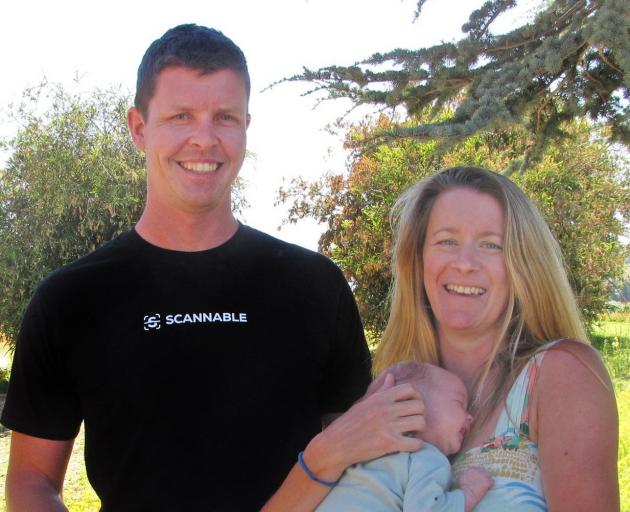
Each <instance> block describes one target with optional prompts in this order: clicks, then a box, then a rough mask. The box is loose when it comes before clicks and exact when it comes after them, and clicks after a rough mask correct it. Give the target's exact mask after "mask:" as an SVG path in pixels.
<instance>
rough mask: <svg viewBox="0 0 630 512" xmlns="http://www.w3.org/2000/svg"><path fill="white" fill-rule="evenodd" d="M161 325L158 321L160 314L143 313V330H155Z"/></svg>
mask: <svg viewBox="0 0 630 512" xmlns="http://www.w3.org/2000/svg"><path fill="white" fill-rule="evenodd" d="M161 327H162V324H161V321H160V314H159V313H155V314H154V315H144V330H145V331H157V330H158V329H160V328H161Z"/></svg>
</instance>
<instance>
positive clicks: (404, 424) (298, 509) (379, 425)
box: [262, 375, 424, 512]
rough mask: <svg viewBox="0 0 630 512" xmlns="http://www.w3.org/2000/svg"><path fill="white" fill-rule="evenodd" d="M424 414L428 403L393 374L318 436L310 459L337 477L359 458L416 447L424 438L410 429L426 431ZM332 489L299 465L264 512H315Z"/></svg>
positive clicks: (324, 475) (317, 469)
mask: <svg viewBox="0 0 630 512" xmlns="http://www.w3.org/2000/svg"><path fill="white" fill-rule="evenodd" d="M423 413H424V403H423V401H422V397H421V396H420V395H419V394H418V392H417V391H416V390H415V389H414V388H413V387H411V385H409V384H401V385H399V386H394V379H393V377H392V376H391V375H390V376H388V378H386V379H385V380H384V381H383V383H382V386H381V388H380V389H378V390H377V391H376V392H374V393H373V394H372V395H370V396H368V397H367V398H364V399H362V400H360V401H359V402H357V403H356V404H354V405H353V406H352V407H351V408H350V409H349V410H348V411H347V412H346V413H345V414H343V415H342V416H340V417H339V418H337V419H336V420H335V421H333V422H332V423H331V424H330V425H329V426H328V427H327V428H326V429H325V430H324V431H322V432H321V433H320V434H318V435H317V436H315V437H314V438H313V440H312V441H311V442H310V443H309V444H308V446H307V447H306V449H305V450H304V461H305V463H306V465H307V466H308V467H309V469H310V470H311V471H312V472H313V473H314V474H315V475H316V476H317V477H318V478H320V479H322V480H326V481H336V480H338V479H339V477H340V476H341V474H342V473H343V472H344V470H345V469H346V468H347V467H349V466H351V465H352V464H356V463H357V462H362V461H365V460H369V459H374V458H376V457H380V456H381V455H385V454H386V453H392V452H398V451H401V452H403V451H406V452H411V451H416V450H418V449H419V448H420V446H421V444H422V442H421V441H420V440H419V439H416V438H414V437H408V436H406V435H405V432H411V431H422V430H423V429H424V416H423ZM296 457H297V454H296ZM329 491H330V488H328V487H326V486H324V485H322V484H319V483H317V482H314V481H313V480H311V479H310V478H309V477H308V476H307V475H306V473H305V472H304V470H303V469H302V468H301V467H300V466H299V465H297V464H296V465H295V466H293V469H291V472H290V473H289V475H288V476H287V478H286V480H285V481H284V482H283V484H282V486H281V487H280V489H278V491H277V492H276V493H275V494H274V495H273V496H272V497H271V499H270V500H269V502H268V503H267V504H266V505H265V506H264V507H263V509H262V511H263V512H285V511H286V512H289V511H290V512H311V511H312V510H314V509H315V507H317V505H318V504H319V503H320V502H321V501H322V500H323V499H324V498H325V497H326V495H327V494H328V492H329Z"/></svg>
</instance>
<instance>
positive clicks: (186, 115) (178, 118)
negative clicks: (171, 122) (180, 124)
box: [173, 112, 190, 121]
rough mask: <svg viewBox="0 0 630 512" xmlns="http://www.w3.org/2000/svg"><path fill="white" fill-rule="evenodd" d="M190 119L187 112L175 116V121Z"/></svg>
mask: <svg viewBox="0 0 630 512" xmlns="http://www.w3.org/2000/svg"><path fill="white" fill-rule="evenodd" d="M189 117H190V116H189V115H188V113H187V112H181V113H179V114H176V115H175V116H173V118H174V119H177V120H180V121H181V120H185V119H188V118H189Z"/></svg>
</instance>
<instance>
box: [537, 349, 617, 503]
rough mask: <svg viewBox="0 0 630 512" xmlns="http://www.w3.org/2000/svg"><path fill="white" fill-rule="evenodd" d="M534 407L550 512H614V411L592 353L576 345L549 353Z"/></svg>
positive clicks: (606, 382) (602, 370)
mask: <svg viewBox="0 0 630 512" xmlns="http://www.w3.org/2000/svg"><path fill="white" fill-rule="evenodd" d="M532 405H533V410H534V411H535V417H534V421H533V422H532V426H533V429H532V437H533V438H534V440H537V442H538V445H539V449H540V466H541V471H542V479H543V489H544V493H545V498H546V500H547V504H548V506H549V510H550V511H551V512H561V511H567V512H568V511H570V512H579V511H588V512H597V511H601V512H615V511H618V510H619V483H618V477H617V445H618V436H619V434H618V416H617V406H616V403H615V396H614V391H613V387H612V383H611V381H610V378H609V376H608V373H607V371H606V368H605V367H604V365H603V363H602V361H601V359H600V358H599V355H598V354H597V353H596V351H595V350H594V349H592V348H591V347H589V346H588V345H585V344H583V343H578V342H575V341H564V342H562V343H560V344H558V345H556V346H555V347H554V348H552V349H550V350H549V352H547V353H546V354H545V358H544V360H543V364H542V367H541V372H540V376H539V381H538V385H537V386H536V391H535V393H534V402H533V404H532Z"/></svg>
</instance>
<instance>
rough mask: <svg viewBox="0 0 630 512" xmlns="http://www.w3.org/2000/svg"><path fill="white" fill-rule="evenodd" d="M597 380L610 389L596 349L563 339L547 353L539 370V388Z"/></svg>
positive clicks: (579, 342) (606, 372)
mask: <svg viewBox="0 0 630 512" xmlns="http://www.w3.org/2000/svg"><path fill="white" fill-rule="evenodd" d="M592 379H595V380H597V381H599V382H600V384H603V385H604V386H605V387H609V386H611V385H612V384H611V382H610V378H609V377H608V371H607V370H606V367H605V365H604V363H603V361H602V359H601V357H600V355H599V353H598V352H597V350H596V349H595V348H594V347H592V346H591V345H589V344H588V343H585V342H583V341H578V340H573V339H563V340H560V341H558V342H556V343H554V344H553V345H552V346H550V347H549V348H548V349H546V350H545V351H544V359H543V360H542V363H541V367H540V377H539V381H540V385H541V386H543V387H546V384H547V385H552V386H561V387H566V386H567V385H568V384H569V381H578V383H579V382H583V381H584V380H586V381H590V380H592Z"/></svg>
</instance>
